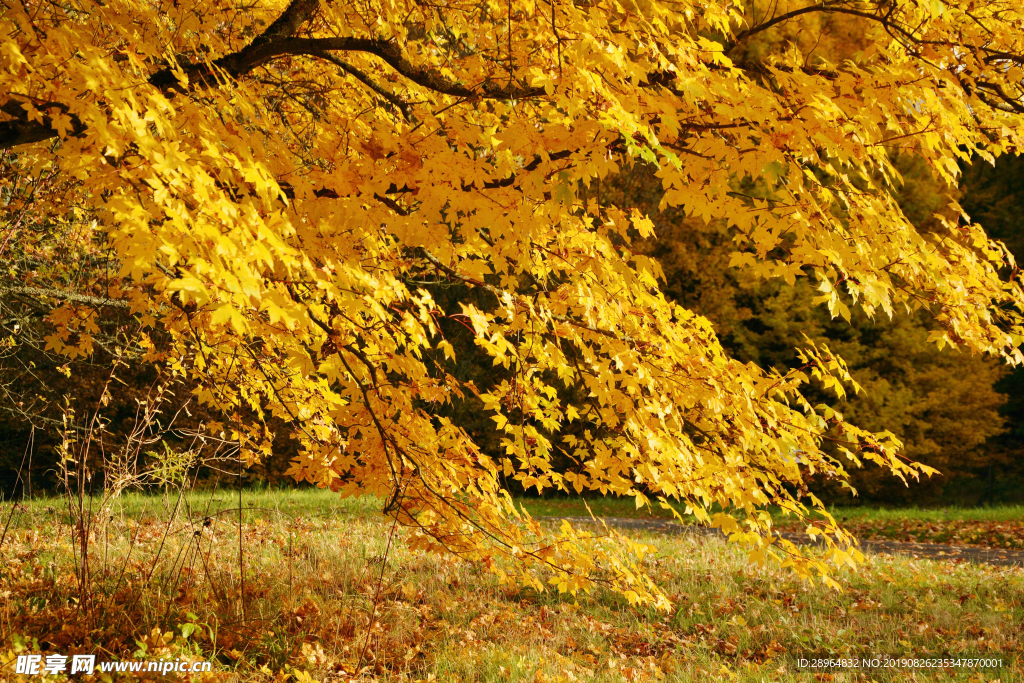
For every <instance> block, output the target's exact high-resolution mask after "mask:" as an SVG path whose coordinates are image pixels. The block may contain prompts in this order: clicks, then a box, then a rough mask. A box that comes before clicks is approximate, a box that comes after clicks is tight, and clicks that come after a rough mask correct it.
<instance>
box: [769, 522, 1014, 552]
mask: <svg viewBox="0 0 1024 683" xmlns="http://www.w3.org/2000/svg"><path fill="white" fill-rule="evenodd" d="M842 526H843V528H845V529H846V530H847V531H850V532H851V533H852V534H853V535H854V536H856V537H857V538H860V539H863V540H867V541H873V540H886V541H900V542H902V543H944V544H947V545H964V546H974V547H979V548H1003V549H1006V550H1024V521H1019V520H1012V521H999V522H993V521H978V520H971V521H966V520H955V519H949V520H945V519H944V520H934V519H928V520H925V519H909V518H908V519H899V520H893V519H885V520H855V521H849V522H842ZM779 528H780V529H783V530H785V531H802V530H803V526H801V525H795V524H791V523H790V524H781V525H779Z"/></svg>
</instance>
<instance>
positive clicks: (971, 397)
mask: <svg viewBox="0 0 1024 683" xmlns="http://www.w3.org/2000/svg"><path fill="white" fill-rule="evenodd" d="M4 168H5V169H7V168H9V167H8V166H7V165H5V166H4ZM899 168H900V171H901V173H902V174H903V177H904V185H903V189H902V192H901V193H900V196H899V201H900V203H901V205H902V207H903V209H904V211H905V212H906V213H907V215H908V216H910V217H911V218H912V219H913V220H914V222H915V223H916V224H917V225H918V226H919V227H921V228H922V229H925V230H926V229H928V225H929V222H930V221H932V220H933V217H934V216H935V214H937V213H942V212H948V211H949V204H950V201H957V202H958V203H959V204H960V206H961V207H962V208H963V209H964V210H965V211H966V212H967V213H968V214H969V215H970V216H971V218H972V219H973V220H975V221H977V222H979V223H981V224H982V225H983V226H985V228H986V229H987V230H988V231H989V234H991V235H992V236H993V237H994V238H997V239H1000V240H1002V241H1003V242H1005V243H1006V245H1007V246H1008V247H1009V249H1010V250H1011V251H1012V252H1013V254H1014V255H1015V257H1016V258H1017V260H1018V262H1020V261H1021V260H1024V217H1022V214H1021V207H1022V206H1024V160H1022V159H1021V158H1020V157H1011V156H1007V157H1003V158H1000V159H998V160H997V162H996V164H995V165H994V166H992V165H990V164H988V163H986V162H983V161H979V162H977V163H975V164H974V165H973V166H970V167H965V168H964V169H963V170H964V173H963V177H962V182H961V184H960V187H959V188H955V189H950V188H944V187H941V186H939V185H938V184H936V182H935V181H934V180H933V179H932V178H931V177H930V176H928V175H927V174H926V173H925V172H924V170H923V169H922V168H921V167H920V166H919V165H917V164H915V163H914V159H913V157H910V156H907V157H905V158H901V159H900V160H899ZM0 187H2V192H3V193H4V201H5V202H8V203H10V202H12V201H15V200H17V199H18V193H19V192H25V191H26V189H25V188H21V187H19V186H18V183H17V178H14V177H12V176H10V175H9V174H5V176H4V178H3V185H2V186H0ZM592 191H593V192H596V193H598V194H599V199H600V201H602V202H608V203H616V204H620V205H622V206H635V207H638V208H640V209H641V210H643V211H645V212H648V213H650V215H651V216H652V219H653V220H654V222H655V225H656V228H657V231H656V235H655V237H653V238H651V239H648V240H646V241H645V242H641V243H640V246H639V247H638V248H640V249H642V250H644V251H646V252H647V253H649V254H650V255H653V256H655V257H656V258H657V259H658V261H659V262H660V263H661V266H662V268H663V270H664V275H665V284H664V287H665V290H666V292H667V294H668V295H669V296H670V297H672V298H673V299H675V300H676V301H677V302H678V303H679V304H681V305H682V306H684V307H686V308H689V309H691V310H693V311H696V312H698V313H700V314H702V315H704V316H706V317H707V318H708V319H709V320H710V321H711V322H712V324H713V325H714V328H715V329H716V331H717V332H718V334H719V335H720V338H721V339H722V342H723V344H724V346H725V347H726V349H728V350H729V351H730V352H731V353H732V354H733V355H734V356H735V357H736V358H738V359H741V360H743V361H744V362H751V363H756V364H758V365H760V366H762V367H771V366H774V367H777V368H779V369H783V368H789V367H793V366H794V365H795V364H796V362H797V359H796V352H795V347H797V346H798V345H800V344H801V343H802V340H803V335H807V336H808V337H810V338H811V339H812V340H814V341H816V342H824V343H826V344H828V345H829V346H830V347H831V348H832V349H834V350H836V351H837V352H838V353H839V354H840V355H841V356H842V357H843V358H844V359H846V361H847V362H848V363H849V365H850V368H851V370H852V371H853V373H854V376H855V378H856V379H857V381H858V382H859V383H860V384H861V385H862V386H863V387H864V391H863V392H862V393H861V394H859V395H851V396H849V397H847V399H846V401H845V402H844V403H843V404H842V407H841V410H842V411H843V413H844V415H845V416H846V417H847V418H848V419H850V420H852V421H853V422H854V423H855V424H859V425H862V426H864V427H866V428H868V429H871V430H873V431H881V430H884V429H888V430H890V431H892V432H894V433H895V434H896V435H897V436H898V437H899V438H900V439H901V440H902V441H903V442H904V445H905V451H904V452H905V454H906V455H907V456H908V457H909V458H911V459H913V460H916V461H919V462H922V463H925V464H927V465H931V466H932V467H935V468H937V469H938V470H940V471H941V472H942V473H943V474H942V475H941V476H934V477H932V478H931V479H928V480H925V481H922V482H920V483H917V484H915V483H913V482H911V485H910V486H905V485H904V484H903V483H902V482H901V481H899V480H898V479H895V478H893V477H892V476H891V475H887V474H886V473H885V472H883V471H881V470H880V469H878V468H877V467H876V466H873V465H870V464H869V465H867V466H865V467H864V468H863V469H858V468H855V467H851V468H850V470H851V473H852V481H853V484H854V486H855V487H856V489H857V491H858V494H859V495H858V497H856V498H853V497H851V496H850V494H849V492H847V491H842V490H839V489H838V488H837V487H833V486H830V484H829V482H827V481H818V482H815V485H814V487H813V488H814V489H815V490H816V492H817V493H819V494H820V495H823V496H824V497H825V498H826V500H828V501H829V502H831V503H835V504H844V505H851V504H852V505H856V504H859V503H873V504H892V505H911V504H913V505H942V504H961V505H973V504H989V503H1001V502H1018V501H1020V500H1022V499H1024V467H1022V464H1021V463H1022V462H1024V458H1022V456H1024V368H1016V369H1013V368H1008V367H1006V366H1004V365H1002V364H1001V363H1000V362H999V361H997V360H995V359H991V358H983V357H980V356H977V355H975V356H972V355H970V354H969V353H967V352H963V351H958V350H956V349H950V348H946V349H942V350H940V349H939V348H938V347H937V346H936V345H935V344H934V343H932V342H929V341H928V334H929V330H931V329H933V328H934V323H933V322H932V321H929V320H928V319H927V318H926V317H923V316H917V317H908V316H897V317H896V318H894V319H893V320H891V321H890V320H888V319H886V318H885V317H884V316H882V317H879V316H876V317H875V318H874V319H868V318H867V317H866V316H865V315H864V314H863V312H862V311H860V310H858V309H853V310H852V311H851V313H850V316H851V319H850V323H847V321H845V320H843V319H842V318H838V319H835V320H833V319H832V318H831V317H830V315H829V312H828V310H827V308H826V307H825V306H824V305H820V304H816V303H815V302H814V297H815V292H813V291H812V290H811V285H810V284H809V283H808V281H807V280H806V279H802V278H798V279H796V280H795V282H794V284H793V286H790V285H789V284H788V283H785V282H780V281H777V280H776V281H766V280H759V279H757V278H756V277H755V276H752V275H749V274H748V273H747V272H742V271H740V270H739V269H737V268H734V267H731V266H730V259H731V256H732V254H733V252H734V249H733V248H732V242H731V238H730V232H729V229H728V227H727V226H725V225H724V224H721V223H717V222H712V223H710V224H707V223H705V222H704V221H702V220H701V219H700V218H693V217H690V218H688V217H685V216H683V215H681V214H680V213H678V212H675V211H664V212H663V211H660V210H659V207H658V197H659V196H660V183H659V180H658V179H657V178H656V177H654V176H653V175H652V174H651V173H649V172H648V171H647V170H645V169H644V168H643V167H642V166H639V165H638V166H635V167H634V168H633V169H631V170H629V171H627V172H625V173H623V174H621V175H620V176H619V177H618V178H616V179H615V180H614V181H613V182H611V183H605V186H604V187H601V186H600V185H598V184H595V186H594V187H593V188H592ZM81 222H84V220H83V221H81ZM44 234H46V233H44ZM47 237H48V239H52V240H53V241H54V243H55V244H58V245H59V248H58V249H57V253H60V254H61V255H62V256H63V258H61V259H60V260H59V261H58V262H54V261H53V260H50V261H42V260H40V259H39V257H38V254H42V253H53V251H52V250H53V248H54V245H53V244H48V245H42V244H30V243H25V242H21V243H15V244H11V245H8V249H7V250H6V251H5V252H3V257H2V261H3V263H2V265H3V267H2V269H0V272H2V273H3V276H2V277H4V278H5V279H6V281H7V282H6V284H5V283H4V281H3V280H0V324H2V337H3V339H2V341H0V377H2V378H3V379H2V382H0V392H2V395H0V476H2V484H3V489H4V492H5V494H6V495H10V494H11V493H14V492H15V491H16V492H17V493H18V494H19V495H20V493H21V492H22V491H25V492H37V493H38V492H42V491H44V490H52V489H53V488H54V487H55V486H56V484H57V479H56V476H57V471H58V467H57V462H58V458H59V445H60V442H61V438H62V434H67V433H69V432H74V430H75V429H76V428H80V427H81V426H82V425H83V424H85V422H86V421H87V420H90V419H94V418H97V417H98V418H100V419H102V420H103V422H104V424H105V431H106V433H107V434H108V435H109V436H110V437H111V439H112V442H114V443H116V442H117V441H118V440H120V441H121V442H122V443H127V442H128V441H130V440H131V439H132V437H131V436H130V435H131V434H133V433H136V432H138V431H139V430H140V429H141V430H142V431H143V432H145V434H146V435H147V436H146V437H145V438H142V439H141V440H139V439H136V443H134V445H133V448H134V449H135V453H134V457H135V458H136V460H137V461H138V462H136V463H135V465H136V466H141V467H142V468H143V469H145V467H146V466H147V463H148V464H149V465H151V464H153V463H154V462H157V463H158V462H159V461H160V459H161V458H166V457H167V456H168V452H169V451H168V450H167V449H168V448H170V449H171V450H173V449H174V448H175V444H177V447H182V448H184V445H185V444H187V443H188V439H189V434H191V432H192V430H194V429H195V428H197V427H198V426H199V425H200V424H201V423H203V422H207V423H208V422H209V421H211V420H213V419H214V416H212V415H208V414H204V412H203V411H202V410H201V409H199V408H196V407H195V406H194V405H193V404H191V403H190V402H189V401H188V400H187V399H188V396H189V388H188V387H186V386H183V385H180V384H165V383H163V381H162V379H161V377H160V373H159V372H158V370H156V369H154V368H153V366H152V365H151V364H149V363H146V362H143V361H142V356H143V352H144V350H142V349H132V348H131V345H130V344H129V343H125V340H126V339H128V337H126V334H129V332H128V331H129V330H130V329H131V322H132V321H131V317H130V316H128V315H127V311H125V310H124V309H123V308H120V307H117V306H110V307H106V308H103V309H101V310H103V311H104V314H103V315H102V316H101V317H99V318H98V319H97V320H96V325H97V329H99V330H101V333H100V334H97V335H96V336H95V339H96V345H95V349H94V350H95V353H94V355H93V356H92V357H88V358H85V357H79V358H75V359H69V358H65V357H57V356H55V355H54V354H52V353H48V352H47V351H46V340H45V337H46V335H47V334H49V332H48V331H47V330H48V329H49V327H50V323H49V322H46V321H45V320H44V318H45V316H46V315H47V314H48V313H49V311H50V309H51V304H50V303H49V302H48V300H47V297H46V296H45V291H46V290H44V289H42V288H37V289H33V288H31V287H25V286H24V284H23V283H24V280H23V279H22V276H23V275H24V273H26V272H37V273H39V279H40V280H45V281H46V282H47V283H48V285H49V286H51V287H52V285H53V283H54V282H57V283H62V284H63V286H62V287H61V289H63V290H64V291H75V282H76V280H77V279H82V278H85V277H86V275H87V271H88V269H95V268H103V267H105V262H104V255H103V254H102V253H97V252H95V251H94V248H93V245H91V244H90V240H89V234H88V232H83V234H82V235H73V234H64V233H62V234H53V233H50V234H48V235H47ZM16 281H20V286H15V284H14V283H15V282H16ZM434 295H435V298H441V297H452V298H458V299H460V300H464V299H465V298H466V297H467V296H468V295H469V293H468V292H467V291H465V288H464V287H461V286H460V285H459V284H458V283H453V284H452V285H451V286H449V287H448V288H446V289H444V290H443V291H436V292H434ZM445 332H446V335H447V336H448V338H449V339H450V340H451V341H452V343H453V345H454V346H455V348H456V350H457V352H458V357H459V358H460V364H459V372H460V373H461V374H462V375H463V376H464V377H465V378H468V379H472V380H473V381H474V382H476V383H477V384H478V385H480V386H484V385H488V384H490V383H493V382H495V381H501V379H502V378H503V376H504V374H507V371H505V370H504V369H503V368H501V367H500V366H499V367H497V368H494V367H491V364H490V363H489V362H488V358H487V357H486V355H485V354H484V353H482V352H481V351H479V350H478V349H476V348H475V347H474V346H473V342H472V338H471V335H470V334H469V333H468V331H467V330H466V329H465V328H464V327H462V326H461V325H460V324H458V323H457V322H455V321H450V322H449V323H448V324H447V326H446V328H445ZM115 358H119V359H120V360H119V361H118V363H116V364H115V365H116V371H115V374H114V376H113V378H111V375H110V367H111V365H112V361H114V359H115ZM158 395H159V398H157V396H158ZM145 405H149V406H150V410H149V413H150V414H149V415H148V416H147V414H146V413H147V411H146V410H145V409H142V408H141V407H142V406H145ZM158 405H159V407H157V406H158ZM182 407H184V410H181V408H182ZM447 412H448V413H450V415H449V416H450V417H452V418H453V419H455V420H456V421H457V422H458V423H459V424H461V425H463V426H465V427H466V428H467V429H468V430H469V431H470V432H471V433H473V435H474V437H475V438H477V439H478V443H481V444H485V445H486V447H487V448H488V449H489V450H491V451H492V452H494V453H495V454H497V453H498V452H499V444H498V443H497V437H496V436H494V435H493V430H492V429H491V421H490V417H489V415H488V414H487V413H485V412H483V410H482V405H481V404H479V402H477V401H475V400H474V399H473V398H472V397H469V398H467V399H466V400H464V401H462V402H456V403H455V404H454V405H453V406H452V407H450V408H448V409H447ZM172 417H173V418H174V419H173V420H172ZM161 438H162V439H164V441H165V444H158V443H157V441H158V440H159V439H161ZM167 444H169V445H167ZM293 456H294V448H293V447H292V444H291V442H290V441H288V440H287V439H284V438H278V439H276V440H275V449H274V452H273V453H272V454H271V455H270V456H268V457H267V458H266V459H265V460H264V461H263V462H262V463H259V464H257V465H256V466H255V467H253V468H251V469H250V470H249V471H247V472H245V473H243V475H242V477H243V481H246V483H255V482H264V483H269V484H283V485H290V484H292V483H293V482H291V481H290V480H289V479H288V478H287V477H285V475H284V471H285V470H286V469H287V467H288V462H289V460H290V459H291V457H293ZM95 457H96V459H97V462H96V463H91V466H92V468H93V471H94V478H93V479H92V480H91V481H90V486H96V485H99V484H100V483H101V481H102V476H103V474H102V467H101V466H100V465H99V460H100V459H102V457H103V455H102V454H100V453H97V454H96V455H95ZM19 471H20V472H21V473H22V480H21V481H20V482H19V479H18V473H19ZM232 474H233V475H234V473H232ZM218 476H219V475H218V474H217V471H216V470H215V469H210V468H203V469H202V471H201V473H200V478H201V479H213V478H216V477H218ZM232 480H234V479H232Z"/></svg>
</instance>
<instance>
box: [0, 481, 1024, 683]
mask: <svg viewBox="0 0 1024 683" xmlns="http://www.w3.org/2000/svg"><path fill="white" fill-rule="evenodd" d="M235 495H236V494H226V493H225V494H218V495H217V496H215V497H213V498H211V497H209V496H207V497H203V496H199V495H195V496H191V497H188V498H186V499H183V500H182V501H180V502H178V501H176V499H175V498H173V497H167V498H161V497H159V496H154V497H142V496H135V497H126V498H124V499H123V501H122V505H121V507H120V509H115V510H113V511H110V512H109V513H107V514H106V515H105V518H104V519H103V520H98V521H99V522H100V523H98V524H97V525H96V526H94V528H93V538H92V540H91V543H92V551H91V552H92V553H93V557H92V559H91V563H90V564H91V577H90V583H89V586H88V590H87V591H82V590H80V587H79V586H78V584H77V580H76V571H75V568H74V559H73V557H74V556H73V555H72V553H71V552H70V547H71V546H70V541H71V538H72V537H73V534H74V527H73V526H72V525H71V524H69V523H68V522H69V519H70V518H69V517H67V515H66V514H64V513H62V512H61V510H60V508H59V507H58V505H59V503H58V502H56V501H49V502H47V501H35V502H32V503H30V504H29V505H28V506H26V507H25V508H24V509H21V510H18V511H15V515H14V517H12V518H11V528H10V529H9V531H8V533H7V538H6V540H5V541H4V543H3V547H2V548H0V562H2V567H0V596H2V600H0V643H4V644H5V648H4V649H5V650H6V653H5V654H4V655H3V657H4V658H5V659H10V657H11V656H12V655H13V654H14V653H15V651H20V649H21V648H24V647H28V648H30V649H35V650H36V651H43V652H46V651H56V652H60V653H64V654H68V653H81V652H93V651H94V652H97V653H98V654H100V656H101V658H103V657H109V658H111V659H114V658H129V657H136V658H146V659H148V658H153V657H160V656H171V657H174V656H186V657H192V658H195V659H212V660H214V662H215V664H214V669H215V671H214V672H213V674H206V675H205V678H204V679H203V680H225V681H229V680H241V681H253V682H255V681H281V680H290V679H296V678H301V676H302V675H303V674H300V673H299V672H300V671H302V672H307V673H308V674H309V675H310V676H311V677H312V678H313V679H316V680H321V681H324V680H349V679H351V678H353V677H354V676H353V675H352V674H353V672H355V671H356V670H357V669H362V674H361V677H360V678H361V679H363V680H371V679H375V680H379V681H414V680H437V681H461V682H465V683H469V682H470V681H529V682H536V681H551V682H554V681H574V680H575V681H657V680H664V681H677V680H678V681H704V680H723V681H725V680H730V681H731V680H740V681H789V680H816V679H822V678H823V677H822V675H821V674H819V675H818V676H817V677H815V676H813V675H811V674H809V673H807V672H805V671H801V670H799V669H798V668H797V667H796V665H795V662H794V658H795V657H796V656H798V655H800V654H806V653H810V652H820V653H834V654H837V655H851V654H865V653H887V654H892V655H899V654H904V655H908V656H921V655H925V654H926V653H935V654H939V653H943V652H948V653H952V654H958V653H963V654H967V653H974V654H981V653H988V654H992V655H996V656H1001V657H1002V658H1003V660H1004V662H1005V663H1006V666H1005V667H1004V668H1002V669H1000V670H994V671H985V672H978V671H977V670H974V671H965V670H961V671H958V672H954V673H953V674H952V675H951V674H949V673H943V672H932V673H928V672H924V671H916V672H915V671H911V670H908V669H901V670H895V671H892V670H890V671H875V672H874V673H873V674H871V675H866V674H852V673H840V674H835V675H834V676H833V677H832V678H831V679H829V680H865V681H866V680H878V681H884V680H893V681H904V680H932V679H939V680H946V679H950V680H1001V681H1004V682H1005V681H1012V680H1019V679H1021V678H1022V669H1021V663H1020V656H1021V652H1022V632H1021V627H1020V624H1021V623H1022V616H1024V573H1022V571H1021V570H1019V569H1013V570H1009V571H1006V570H996V569H993V568H990V567H984V566H970V565H953V564H946V563H936V562H929V561H911V560H903V559H895V558H883V557H877V558H873V559H871V560H870V561H869V562H868V564H867V565H866V566H864V567H863V568H861V570H860V571H859V572H858V573H857V574H845V575H843V576H842V583H843V584H844V586H845V589H844V591H843V592H840V593H837V592H835V591H832V590H830V589H827V588H825V587H823V586H820V585H817V584H807V583H803V582H801V581H799V580H797V579H795V578H794V577H792V576H791V575H789V574H788V573H787V572H785V571H784V570H778V569H775V568H763V567H756V566H751V565H749V564H747V563H746V560H745V558H744V556H743V555H742V553H740V552H738V551H737V550H736V549H734V548H732V547H730V546H728V545H726V544H724V543H722V542H721V541H718V540H716V539H701V538H689V537H671V538H670V537H661V536H653V535H647V536H643V535H642V536H643V537H644V540H646V541H647V542H648V543H650V544H651V545H653V546H655V547H656V548H657V549H658V552H657V553H656V555H655V556H654V557H653V558H652V560H651V562H650V564H649V570H650V572H651V573H652V574H653V575H654V576H655V577H656V578H657V579H658V580H659V581H660V582H661V583H662V585H663V586H665V588H666V591H667V592H668V593H669V595H670V596H671V597H672V598H673V599H674V602H675V606H676V611H675V612H674V613H672V614H667V615H666V614H657V613H653V612H646V611H636V610H633V609H630V608H629V607H628V606H627V605H626V604H625V603H624V601H622V600H620V599H619V598H617V597H616V596H613V595H608V594H595V595H591V596H581V597H580V598H579V600H578V604H577V601H574V600H573V599H572V598H566V597H564V596H563V597H559V596H558V595H555V594H551V593H545V594H540V595H538V594H536V593H533V592H530V591H520V590H516V589H511V588H509V587H503V586H499V585H498V584H497V583H496V582H495V581H494V579H493V578H492V577H491V576H490V575H489V574H486V573H483V572H481V571H480V570H479V568H478V567H475V566H473V565H469V564H465V563H459V562H454V561H452V560H451V559H449V558H446V557H441V556H423V555H417V554H412V553H410V552H409V551H407V550H406V549H405V546H404V544H403V543H401V539H400V538H399V539H398V542H397V543H396V544H395V546H394V547H393V548H392V550H391V552H390V554H389V556H388V558H387V562H386V564H385V563H384V559H385V558H384V550H385V547H386V544H387V536H388V533H389V531H390V529H391V527H390V525H389V524H388V523H387V520H384V519H381V518H379V517H378V516H377V515H376V514H374V513H373V510H374V505H375V501H372V500H369V501H368V500H361V501H350V502H347V503H346V502H343V501H339V499H337V498H336V497H335V496H332V495H330V494H327V493H320V492H293V493H290V494H289V493H263V494H253V493H247V494H245V499H244V501H243V508H245V512H244V515H243V524H242V537H241V538H242V548H243V561H242V568H243V572H242V574H241V576H240V572H239V557H238V549H239V528H238V516H237V515H238V513H237V510H233V509H232V507H233V506H234V507H237V498H235ZM217 497H219V498H220V500H216V498H217ZM10 510H11V507H10V504H4V507H3V511H4V513H5V516H4V520H6V514H7V513H9V512H10ZM207 520H209V521H208V523H207ZM401 535H402V532H401V531H399V533H398V536H399V537H400V536H401ZM378 585H379V586H380V588H379V593H378ZM375 597H376V606H375ZM371 614H372V615H373V619H372V622H373V624H372V626H370V622H371ZM364 646H365V656H363V657H362V662H361V665H360V655H361V653H362V652H363V650H364ZM11 671H12V669H11V668H10V665H8V667H7V668H5V669H4V673H3V674H2V676H3V677H5V679H6V678H15V677H14V676H13V674H11V673H10V672H11ZM972 676H973V677H974V678H971V677H972ZM34 680H40V679H38V678H36V679H34ZM74 680H83V679H82V677H81V676H75V677H74ZM131 680H141V679H140V677H139V676H138V675H134V676H133V677H132V679H131ZM196 680H199V679H198V678H197V679H196Z"/></svg>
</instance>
